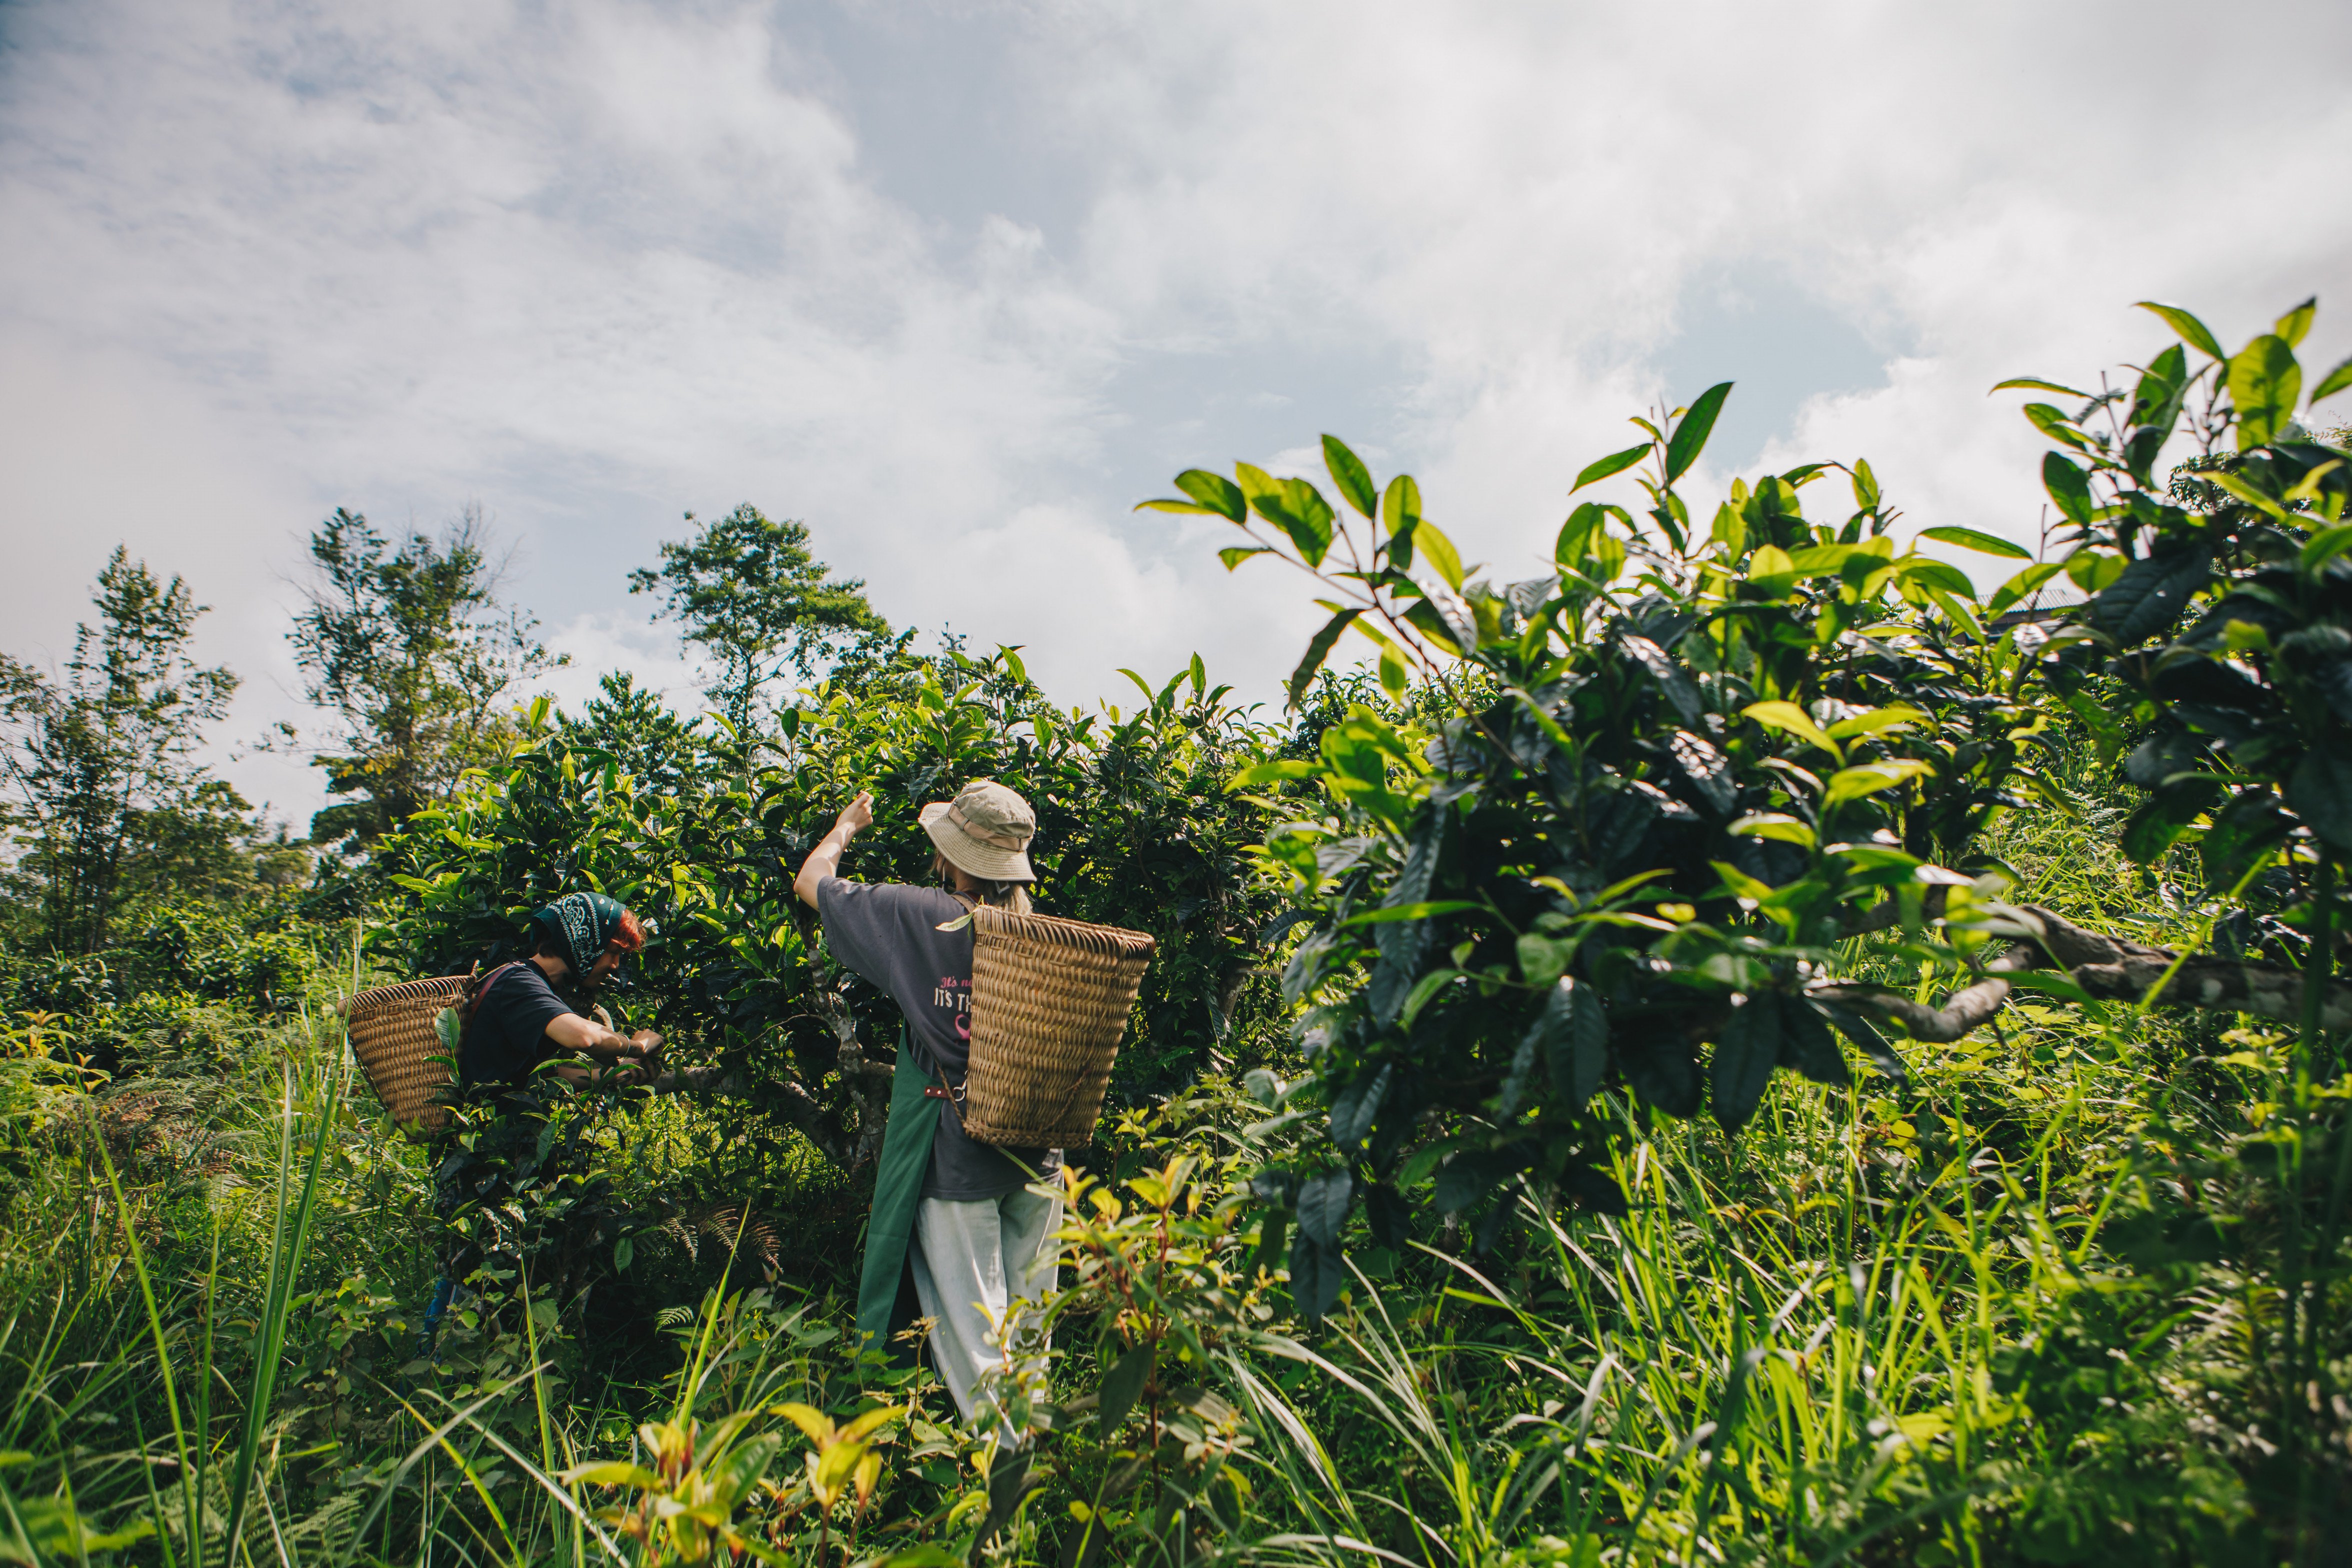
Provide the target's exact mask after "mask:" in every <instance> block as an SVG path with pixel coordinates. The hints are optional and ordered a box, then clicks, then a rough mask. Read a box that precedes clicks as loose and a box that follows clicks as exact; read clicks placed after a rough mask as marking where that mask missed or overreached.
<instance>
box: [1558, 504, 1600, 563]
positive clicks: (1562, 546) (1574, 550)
mask: <svg viewBox="0 0 2352 1568" xmlns="http://www.w3.org/2000/svg"><path fill="white" fill-rule="evenodd" d="M1608 515H1609V514H1608V513H1607V512H1604V511H1602V510H1601V503H1600V502H1598V501H1583V502H1580V503H1579V504H1578V506H1577V509H1576V510H1574V511H1572V512H1570V513H1569V514H1568V521H1566V522H1563V523H1561V524H1560V525H1559V538H1557V539H1555V540H1554V541H1553V542H1552V547H1551V558H1552V559H1553V560H1554V561H1557V562H1558V563H1560V564H1561V565H1562V566H1574V565H1575V564H1576V563H1578V562H1580V561H1581V560H1583V559H1584V552H1585V542H1586V541H1587V540H1588V539H1590V538H1591V536H1592V534H1593V532H1594V531H1596V530H1598V529H1599V528H1600V527H1601V525H1602V523H1603V522H1605V521H1607V519H1608Z"/></svg>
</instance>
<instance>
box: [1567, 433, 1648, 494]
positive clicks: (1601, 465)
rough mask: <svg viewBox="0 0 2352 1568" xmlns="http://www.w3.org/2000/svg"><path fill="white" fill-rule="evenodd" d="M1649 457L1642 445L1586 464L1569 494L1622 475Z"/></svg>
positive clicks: (1646, 445)
mask: <svg viewBox="0 0 2352 1568" xmlns="http://www.w3.org/2000/svg"><path fill="white" fill-rule="evenodd" d="M1649 455H1650V448H1649V446H1648V444H1647V443H1644V444H1643V445H1642V446H1639V447H1626V448H1625V449H1624V450H1623V451H1622V452H1612V453H1611V454H1610V455H1609V456H1608V457H1605V458H1601V459H1600V460H1599V461H1597V462H1592V463H1588V464H1586V465H1585V467H1584V471H1583V472H1582V473H1580V474H1579V475H1577V476H1576V483H1574V484H1572V485H1570V486H1569V487H1568V491H1569V494H1570V495H1574V494H1575V493H1576V492H1577V491H1578V490H1580V489H1583V488H1584V487H1585V486H1587V485H1591V484H1598V483H1600V482H1601V480H1602V479H1607V478H1608V477H1609V476H1610V475H1612V474H1622V473H1623V472H1624V471H1625V470H1626V469H1628V468H1632V467H1633V465H1634V464H1636V463H1638V462H1640V461H1641V460H1642V459H1643V458H1646V457H1648V456H1649Z"/></svg>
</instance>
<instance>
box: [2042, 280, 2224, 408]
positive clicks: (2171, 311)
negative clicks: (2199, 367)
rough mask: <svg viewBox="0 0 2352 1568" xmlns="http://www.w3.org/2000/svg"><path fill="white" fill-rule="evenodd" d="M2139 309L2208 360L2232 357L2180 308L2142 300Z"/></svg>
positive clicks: (2217, 339)
mask: <svg viewBox="0 0 2352 1568" xmlns="http://www.w3.org/2000/svg"><path fill="white" fill-rule="evenodd" d="M2139 309H2141V310H2149V311H2153V312H2154V313H2155V314H2157V315H2158V316H2159V317H2161V318H2163V321H2164V324H2165V325H2166V326H2168V327H2170V328H2171V329H2172V330H2173V331H2176V332H2178V333H2179V334H2180V336H2181V339H2182V341H2183V342H2187V343H2188V344H2189V347H2191V348H2193V349H2196V350H2197V351H2198V352H2199V353H2202V354H2204V355H2205V356H2206V357H2207V358H2209V359H2218V360H2226V359H2228V358H2229V357H2230V356H2229V355H2227V354H2225V353H2222V352H2221V340H2220V339H2219V338H2216V337H2215V336H2214V335H2213V331H2212V329H2211V328H2210V327H2208V326H2207V325H2206V324H2205V323H2204V322H2202V321H2199V320H2198V319H2197V318H2196V317H2194V316H2192V315H2190V314H2189V312H2188V311H2186V310H2182V309H2181V308H2180V307H2179V306H2178V305H2161V304H2158V302H2157V301H2155V300H2141V301H2140V302H2139ZM2075 395H2076V396H2078V397H2080V396H2083V395H2084V394H2082V393H2077V394H2075Z"/></svg>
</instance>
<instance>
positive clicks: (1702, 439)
mask: <svg viewBox="0 0 2352 1568" xmlns="http://www.w3.org/2000/svg"><path fill="white" fill-rule="evenodd" d="M1730 395H1731V383H1729V382H1727V381H1720V382H1717V383H1716V384H1714V385H1713V386H1710V387H1708V388H1707V389H1706V391H1705V392H1702V393H1700V394H1699V395H1698V398H1697V400H1696V402H1694V403H1693V404H1692V405H1690V412H1689V413H1687V414H1685V415H1684V416H1683V421H1682V423H1681V424H1679V425H1677V426H1675V434H1674V439H1672V440H1671V441H1668V442H1667V443H1666V483H1668V484H1673V483H1674V482H1675V480H1676V479H1681V478H1682V477H1683V475H1685V473H1687V472H1689V471H1690V466H1691V465H1692V464H1693V463H1696V461H1698V455H1699V453H1700V452H1701V451H1703V450H1704V449H1705V448H1706V438H1707V436H1708V434H1709V433H1710V432H1712V431H1713V430H1714V429H1715V418H1716V416H1717V415H1718V414H1720V413H1722V412H1723V400H1724V399H1725V398H1727V397H1729V396H1730ZM1740 406H1741V407H1743V408H1744V407H1746V406H1747V405H1745V404H1742V405H1740ZM1636 450H1637V451H1646V450H1648V448H1647V447H1637V448H1636ZM1612 460H1613V459H1612ZM1591 471H1592V470H1591V469H1590V468H1587V469H1586V470H1585V472H1586V473H1591ZM1576 482H1577V486H1578V488H1579V489H1581V488H1582V487H1583V484H1584V480H1583V479H1581V478H1579V479H1578V480H1577V481H1576Z"/></svg>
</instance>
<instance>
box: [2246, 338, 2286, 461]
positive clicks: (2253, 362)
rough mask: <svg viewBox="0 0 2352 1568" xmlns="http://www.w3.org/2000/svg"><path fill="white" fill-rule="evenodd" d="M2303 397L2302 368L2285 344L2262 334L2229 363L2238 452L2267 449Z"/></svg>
mask: <svg viewBox="0 0 2352 1568" xmlns="http://www.w3.org/2000/svg"><path fill="white" fill-rule="evenodd" d="M2302 397H2303V367H2302V366H2301V365H2298V364H2297V363H2295V362H2294V350H2293V349H2291V348H2289V347H2287V344H2286V340H2285V339H2284V338H2282V337H2279V336H2277V335H2275V334H2273V333H2270V332H2264V333H2263V335H2262V336H2261V337H2259V338H2256V339H2255V340H2254V341H2253V342H2250V343H2248V344H2247V345H2246V346H2245V347H2244V348H2242V349H2241V350H2239V351H2238V353H2237V355H2236V357H2234V358H2232V359H2231V361H2230V403H2231V406H2233V407H2235V408H2236V409H2237V411H2238V450H2239V451H2241V452H2248V451H2252V449H2253V448H2255V447H2267V446H2269V445H2270V444H2271V443H2272V442H2273V441H2275V440H2278V439H2279V438H2280V437H2282V436H2284V434H2285V431H2286V426H2287V422H2288V421H2289V420H2291V419H2293V418H2294V405H2295V404H2296V403H2297V402H2299V401H2300V400H2301V399H2302Z"/></svg>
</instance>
